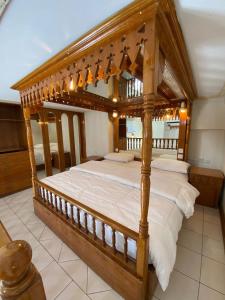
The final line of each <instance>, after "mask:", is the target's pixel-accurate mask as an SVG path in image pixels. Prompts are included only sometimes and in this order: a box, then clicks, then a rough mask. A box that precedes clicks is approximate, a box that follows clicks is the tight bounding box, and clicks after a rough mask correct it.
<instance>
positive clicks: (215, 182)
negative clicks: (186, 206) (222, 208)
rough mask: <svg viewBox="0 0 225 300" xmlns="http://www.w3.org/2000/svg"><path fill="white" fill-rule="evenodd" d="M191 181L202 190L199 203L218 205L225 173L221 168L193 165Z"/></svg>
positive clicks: (211, 205)
mask: <svg viewBox="0 0 225 300" xmlns="http://www.w3.org/2000/svg"><path fill="white" fill-rule="evenodd" d="M189 182H190V183H191V184H192V185H193V186H194V187H196V189H197V190H199V192H200V196H199V197H198V198H197V200H196V203H197V204H201V205H205V206H210V207H218V204H219V200H220V196H221V192H222V187H223V183H224V175H223V173H222V172H221V171H220V170H214V169H206V168H200V167H191V168H190V171H189Z"/></svg>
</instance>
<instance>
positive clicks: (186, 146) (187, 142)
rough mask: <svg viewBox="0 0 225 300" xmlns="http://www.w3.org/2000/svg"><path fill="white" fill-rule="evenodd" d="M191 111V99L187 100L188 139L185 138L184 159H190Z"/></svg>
mask: <svg viewBox="0 0 225 300" xmlns="http://www.w3.org/2000/svg"><path fill="white" fill-rule="evenodd" d="M191 113H192V103H191V101H190V100H188V101H187V128H186V139H185V151H184V160H185V161H187V160H188V149H189V140H190V130H191Z"/></svg>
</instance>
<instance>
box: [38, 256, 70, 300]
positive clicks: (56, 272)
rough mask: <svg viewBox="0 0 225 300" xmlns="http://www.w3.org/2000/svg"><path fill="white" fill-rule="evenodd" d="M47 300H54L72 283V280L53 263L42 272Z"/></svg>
mask: <svg viewBox="0 0 225 300" xmlns="http://www.w3.org/2000/svg"><path fill="white" fill-rule="evenodd" d="M40 274H41V276H42V280H43V283H44V288H45V293H46V297H47V300H53V299H55V297H56V296H58V295H59V294H60V293H61V292H62V291H63V290H64V289H65V287H66V286H67V285H68V284H69V283H70V282H71V278H70V277H69V276H68V275H67V274H66V273H65V272H64V271H63V270H62V268H60V266H59V265H58V264H57V263H56V262H55V261H53V262H52V263H51V264H49V265H48V266H47V267H46V268H44V269H43V270H42V271H41V272H40ZM65 300H66V299H65Z"/></svg>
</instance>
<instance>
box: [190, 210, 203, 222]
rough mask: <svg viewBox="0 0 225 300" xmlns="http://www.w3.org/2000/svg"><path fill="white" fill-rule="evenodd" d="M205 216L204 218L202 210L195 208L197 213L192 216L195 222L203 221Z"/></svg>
mask: <svg viewBox="0 0 225 300" xmlns="http://www.w3.org/2000/svg"><path fill="white" fill-rule="evenodd" d="M203 216H204V213H203V210H202V209H196V207H195V211H194V214H193V216H192V219H195V220H198V221H203Z"/></svg>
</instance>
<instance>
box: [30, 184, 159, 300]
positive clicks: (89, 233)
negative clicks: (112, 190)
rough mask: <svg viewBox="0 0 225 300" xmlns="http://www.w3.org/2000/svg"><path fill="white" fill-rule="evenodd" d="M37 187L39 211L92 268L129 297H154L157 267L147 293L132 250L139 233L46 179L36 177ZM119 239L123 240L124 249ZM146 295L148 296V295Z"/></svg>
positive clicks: (35, 207) (151, 271)
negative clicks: (131, 253) (39, 179)
mask: <svg viewBox="0 0 225 300" xmlns="http://www.w3.org/2000/svg"><path fill="white" fill-rule="evenodd" d="M34 186H35V197H34V210H35V214H36V215H37V216H38V217H39V218H40V219H41V220H42V221H43V222H44V223H46V224H47V225H48V226H49V227H50V228H51V229H52V230H53V231H54V232H55V233H56V234H57V235H58V236H59V237H60V238H61V239H62V240H63V241H64V242H65V243H66V244H67V245H68V246H69V247H70V248H71V249H72V250H73V251H74V252H76V254H77V255H78V256H79V257H80V258H81V259H82V260H83V261H84V262H85V263H87V265H88V266H90V268H92V269H93V270H94V271H95V272H96V273H97V274H98V275H100V276H101V277H102V278H103V279H104V280H105V281H106V282H107V283H108V284H109V285H110V286H111V287H112V288H113V289H115V290H116V291H117V292H118V293H119V294H120V295H121V296H123V297H124V298H125V299H129V300H141V299H143V300H144V299H151V296H152V294H153V290H154V288H155V285H156V283H157V281H156V279H155V272H154V269H153V268H149V272H148V279H147V280H148V281H150V282H149V284H148V288H149V290H148V293H146V290H145V289H146V285H145V284H144V280H143V278H139V277H138V276H137V272H136V267H137V263H136V258H135V257H131V255H130V253H129V246H128V245H129V242H131V241H132V242H133V243H135V245H136V247H137V242H138V238H139V237H138V233H136V232H134V231H132V230H130V229H129V228H127V227H125V226H123V225H121V224H119V223H117V222H115V221H113V220H111V219H110V218H108V217H106V216H104V215H102V214H100V213H98V212H96V211H94V210H93V209H91V208H89V207H87V206H85V205H83V204H81V203H80V202H78V201H76V200H74V199H72V198H70V197H68V196H66V195H64V194H63V193H60V192H59V191H56V190H55V189H53V188H51V187H49V186H48V185H46V184H44V183H43V182H40V181H38V180H35V181H34ZM99 226H100V227H101V234H100V233H99ZM106 230H107V232H108V234H107V235H106ZM109 232H110V234H111V237H110V238H109ZM118 239H120V241H121V239H122V240H123V247H122V248H121V243H120V245H119V244H118ZM146 294H147V295H148V297H147V298H146V296H144V295H146Z"/></svg>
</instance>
